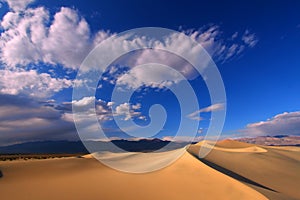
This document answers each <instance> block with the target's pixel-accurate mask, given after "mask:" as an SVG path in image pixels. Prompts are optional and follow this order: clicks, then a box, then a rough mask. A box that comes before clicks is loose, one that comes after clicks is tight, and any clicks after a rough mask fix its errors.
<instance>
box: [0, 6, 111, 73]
mask: <svg viewBox="0 0 300 200" xmlns="http://www.w3.org/2000/svg"><path fill="white" fill-rule="evenodd" d="M50 19H51V17H50V14H49V12H48V10H47V9H45V8H44V7H38V8H29V9H26V10H25V11H24V12H22V13H20V12H14V11H11V12H8V13H7V14H6V15H5V16H4V17H3V20H2V22H1V26H2V28H3V29H4V31H3V32H2V33H1V37H0V39H1V43H0V52H1V61H2V62H3V63H5V64H6V65H8V66H9V67H15V66H16V65H21V66H26V65H28V64H30V63H35V64H38V63H39V62H43V63H48V64H53V65H57V64H61V65H63V66H64V67H66V68H71V69H77V68H78V67H79V66H80V64H81V62H82V61H83V59H84V58H85V56H86V55H87V54H88V53H89V51H90V50H91V49H92V48H93V47H94V45H95V41H96V42H97V43H98V42H100V41H102V40H104V39H105V38H107V37H108V36H109V33H108V32H105V31H99V32H98V33H97V34H95V35H94V36H92V35H91V33H90V28H89V25H88V23H87V22H86V20H85V19H84V18H82V17H81V16H80V15H79V13H78V12H77V11H75V10H73V9H71V8H66V7H62V8H61V9H60V11H58V12H57V13H55V15H54V17H53V20H52V21H51V20H50Z"/></svg>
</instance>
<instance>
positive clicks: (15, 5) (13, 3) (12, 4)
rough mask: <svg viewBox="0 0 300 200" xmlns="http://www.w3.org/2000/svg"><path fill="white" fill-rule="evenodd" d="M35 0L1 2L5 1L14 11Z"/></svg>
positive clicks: (7, 0) (20, 9)
mask: <svg viewBox="0 0 300 200" xmlns="http://www.w3.org/2000/svg"><path fill="white" fill-rule="evenodd" d="M34 1H35V0H2V2H6V3H7V4H8V6H9V7H10V8H11V9H12V10H14V11H22V10H25V8H26V7H27V6H28V5H29V4H30V3H32V2H34Z"/></svg>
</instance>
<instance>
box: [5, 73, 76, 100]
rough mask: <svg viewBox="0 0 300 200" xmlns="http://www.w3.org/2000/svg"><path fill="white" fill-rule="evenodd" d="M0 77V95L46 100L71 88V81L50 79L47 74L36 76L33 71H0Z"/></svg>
mask: <svg viewBox="0 0 300 200" xmlns="http://www.w3.org/2000/svg"><path fill="white" fill-rule="evenodd" d="M0 76H1V79H0V94H11V95H26V96H30V97H36V98H46V97H49V96H52V95H53V94H54V93H56V92H59V91H61V90H62V89H64V88H69V87H71V86H72V81H70V80H68V79H64V78H63V79H59V78H52V77H51V76H50V75H49V74H47V73H41V74H38V73H37V72H36V71H35V70H30V71H24V70H21V71H11V70H0Z"/></svg>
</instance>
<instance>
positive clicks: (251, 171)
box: [189, 140, 300, 200]
mask: <svg viewBox="0 0 300 200" xmlns="http://www.w3.org/2000/svg"><path fill="white" fill-rule="evenodd" d="M202 145H203V143H199V144H197V145H193V146H191V147H190V148H189V152H191V153H192V154H193V155H195V156H197V154H198V152H199V150H200V148H201V146H202ZM203 146H204V148H205V145H203ZM251 149H252V150H253V151H251ZM257 149H258V150H259V151H256V150H257ZM298 149H299V148H298ZM202 162H204V163H206V164H207V165H209V166H211V167H213V168H215V169H217V170H219V171H222V172H223V173H224V174H227V175H229V176H232V177H235V178H236V179H240V180H241V181H242V182H245V183H247V184H248V185H249V186H251V187H252V188H254V189H256V190H257V191H259V192H261V193H263V194H264V195H266V196H267V197H269V198H270V199H284V200H287V199H299V198H300V190H299V185H300V151H299V150H297V147H293V148H290V147H268V146H258V145H252V144H246V143H242V142H237V141H232V140H225V141H221V142H218V143H217V144H216V147H215V148H213V150H212V151H211V152H210V153H209V154H208V155H207V157H205V158H204V159H202Z"/></svg>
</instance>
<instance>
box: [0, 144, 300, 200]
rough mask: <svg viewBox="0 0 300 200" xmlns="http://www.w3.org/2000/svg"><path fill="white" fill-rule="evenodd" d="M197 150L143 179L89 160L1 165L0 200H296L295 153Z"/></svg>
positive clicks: (298, 156)
mask: <svg viewBox="0 0 300 200" xmlns="http://www.w3.org/2000/svg"><path fill="white" fill-rule="evenodd" d="M201 145H203V144H198V145H193V146H191V147H190V148H189V150H188V151H189V152H191V154H190V153H188V152H186V153H184V155H183V156H182V157H180V159H178V160H177V161H176V162H175V163H173V164H172V165H170V166H168V167H166V168H164V169H162V170H159V171H155V172H151V173H145V174H130V173H124V172H119V171H116V170H114V169H111V168H109V167H107V166H105V165H103V164H101V163H100V162H98V161H97V160H95V159H94V158H92V157H91V156H85V157H84V158H59V159H47V160H27V161H22V160H19V161H3V162H0V170H1V172H2V174H3V176H2V177H1V178H0V194H1V199H4V200H11V199H30V200H35V199H45V200H47V199H49V200H50V199H51V200H52V199H56V200H60V199H105V200H109V199H125V200H126V199H133V200H134V199H180V200H185V199H209V200H210V199H218V200H219V199H221V200H223V199H224V200H226V199H230V200H235V199H237V200H242V199H249V200H259V199H284V200H288V199H297V198H298V199H299V197H300V193H299V189H298V186H299V185H300V182H299V180H300V177H299V176H300V174H299V172H300V169H299V166H300V163H299V160H300V151H297V150H296V149H295V148H292V150H293V151H291V150H290V149H289V148H288V147H285V148H283V149H281V148H269V147H263V146H256V147H253V145H249V144H244V143H236V142H234V141H229V140H228V141H222V142H219V143H218V144H217V145H216V149H214V150H213V151H212V152H211V153H210V154H209V155H208V156H207V157H206V158H205V159H207V160H200V159H198V158H197V152H198V151H199V148H200V147H201ZM208 145H209V144H208ZM106 156H108V157H109V156H112V157H115V155H106ZM127 156H128V155H127ZM131 158H135V159H141V158H139V157H138V156H137V157H134V156H131ZM127 164H128V163H127ZM216 165H217V166H219V168H217V167H216ZM220 166H221V168H220ZM228 172H231V174H230V173H228ZM296 188H297V189H298V191H297V189H296Z"/></svg>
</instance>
